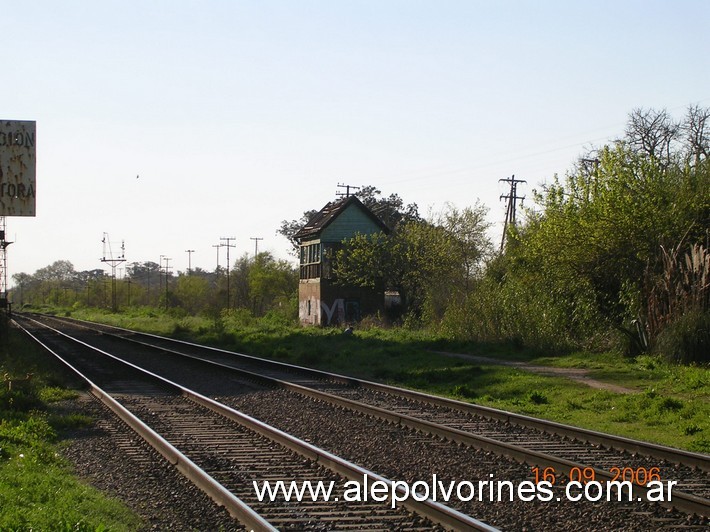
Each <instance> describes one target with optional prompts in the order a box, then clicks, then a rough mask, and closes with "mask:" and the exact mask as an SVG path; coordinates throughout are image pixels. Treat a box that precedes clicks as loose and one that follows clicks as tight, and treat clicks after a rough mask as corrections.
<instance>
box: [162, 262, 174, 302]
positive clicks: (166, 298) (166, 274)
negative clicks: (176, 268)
mask: <svg viewBox="0 0 710 532" xmlns="http://www.w3.org/2000/svg"><path fill="white" fill-rule="evenodd" d="M163 260H165V310H168V275H170V269H171V268H172V266H169V264H170V261H171V260H173V259H171V258H168V257H163Z"/></svg>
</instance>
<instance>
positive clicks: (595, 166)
mask: <svg viewBox="0 0 710 532" xmlns="http://www.w3.org/2000/svg"><path fill="white" fill-rule="evenodd" d="M579 162H580V163H582V164H583V165H584V170H585V173H586V174H587V190H586V193H587V202H589V193H590V190H591V188H592V183H591V181H592V179H594V195H595V196H596V195H597V192H598V183H599V181H597V170H599V164H600V163H601V161H600V160H599V159H598V158H596V157H595V158H593V159H585V158H582V159H580V160H579ZM590 165H591V166H592V170H590V169H589V167H590Z"/></svg>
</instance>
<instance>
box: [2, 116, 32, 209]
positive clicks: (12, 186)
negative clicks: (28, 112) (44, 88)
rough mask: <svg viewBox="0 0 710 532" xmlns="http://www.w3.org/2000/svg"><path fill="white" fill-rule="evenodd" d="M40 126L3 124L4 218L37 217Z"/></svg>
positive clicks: (21, 123)
mask: <svg viewBox="0 0 710 532" xmlns="http://www.w3.org/2000/svg"><path fill="white" fill-rule="evenodd" d="M36 130H37V124H36V122H34V121H27V120H0V216H34V215H35V197H36V186H37V184H36V166H37V157H36V151H35V136H36Z"/></svg>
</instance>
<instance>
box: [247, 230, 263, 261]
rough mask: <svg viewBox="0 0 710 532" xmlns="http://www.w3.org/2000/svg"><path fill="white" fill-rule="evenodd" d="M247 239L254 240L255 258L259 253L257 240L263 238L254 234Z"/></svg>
mask: <svg viewBox="0 0 710 532" xmlns="http://www.w3.org/2000/svg"><path fill="white" fill-rule="evenodd" d="M249 240H253V241H254V260H256V257H257V256H258V255H259V240H264V239H263V238H259V237H255V236H250V237H249Z"/></svg>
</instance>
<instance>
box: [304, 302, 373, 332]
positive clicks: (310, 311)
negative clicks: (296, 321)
mask: <svg viewBox="0 0 710 532" xmlns="http://www.w3.org/2000/svg"><path fill="white" fill-rule="evenodd" d="M299 317H300V319H301V323H309V324H312V325H326V326H328V325H335V324H338V323H346V322H351V321H358V320H359V319H360V303H359V302H358V301H352V300H348V301H347V302H346V300H345V299H343V298H338V299H335V300H334V301H333V302H332V303H331V304H328V303H326V302H325V301H324V300H320V301H318V300H317V299H316V298H309V299H306V300H301V301H300V302H299Z"/></svg>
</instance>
